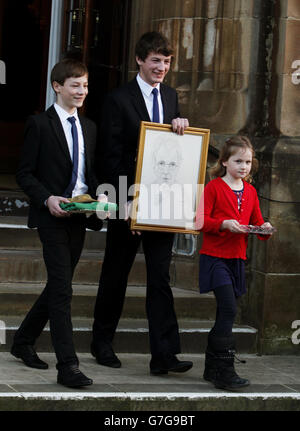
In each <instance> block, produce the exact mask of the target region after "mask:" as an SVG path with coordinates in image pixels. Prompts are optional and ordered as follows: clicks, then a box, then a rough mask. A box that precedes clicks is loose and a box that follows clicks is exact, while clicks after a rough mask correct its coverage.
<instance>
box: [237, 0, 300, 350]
mask: <svg viewBox="0 0 300 431" xmlns="http://www.w3.org/2000/svg"><path fill="white" fill-rule="evenodd" d="M276 3H277V5H276V8H275V14H274V18H276V16H278V18H276V21H277V22H276V25H275V26H274V31H273V37H274V40H275V39H277V41H278V42H277V46H276V49H274V51H273V53H272V56H271V57H272V60H271V62H272V63H273V65H274V68H272V70H273V74H272V79H271V83H270V91H269V97H268V102H267V101H266V104H267V105H268V110H267V112H268V114H269V119H268V123H269V124H268V125H269V133H268V136H265V137H261V138H259V139H257V151H258V155H259V158H260V164H261V168H260V171H259V176H258V190H259V195H260V200H261V206H262V208H263V212H264V213H265V214H267V215H268V218H269V219H270V221H271V222H272V223H273V224H274V226H276V228H277V230H278V231H277V233H275V234H274V235H273V238H272V239H271V240H269V241H268V242H267V243H266V244H264V245H263V246H259V244H257V243H256V244H255V245H254V246H253V249H252V256H251V277H250V280H249V285H250V286H249V297H248V300H249V302H248V304H247V306H248V309H247V312H246V313H245V315H246V316H248V319H249V321H250V322H251V323H253V324H255V325H256V326H257V327H258V328H259V331H260V337H259V339H260V352H261V353H271V354H272V353H298V354H299V353H300V347H299V345H297V344H294V343H293V342H292V334H293V332H294V331H295V329H296V328H297V325H298V323H299V325H298V326H299V327H300V269H299V266H300V265H299V264H300V188H299V186H300V181H299V178H300V121H299V107H300V71H298V70H299V69H300V51H299V46H300V4H299V2H298V1H297V0H288V1H285V0H282V1H280V2H276ZM271 57H270V58H271ZM297 71H298V72H297ZM298 73H299V75H298ZM297 320H298V321H299V322H298V323H297V322H296V321H297ZM293 322H294V324H293ZM292 326H293V327H292ZM299 341H300V337H299Z"/></svg>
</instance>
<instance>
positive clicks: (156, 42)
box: [135, 31, 174, 61]
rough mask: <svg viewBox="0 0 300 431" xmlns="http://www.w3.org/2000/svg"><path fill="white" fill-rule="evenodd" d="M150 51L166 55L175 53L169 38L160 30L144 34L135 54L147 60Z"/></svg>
mask: <svg viewBox="0 0 300 431" xmlns="http://www.w3.org/2000/svg"><path fill="white" fill-rule="evenodd" d="M150 52H155V53H157V54H162V55H165V56H166V57H169V56H170V55H173V53H174V50H173V48H172V46H171V44H170V42H169V40H168V39H167V38H166V37H165V36H164V35H163V34H161V33H159V32H158V31H151V32H148V33H145V34H143V35H142V36H141V37H140V39H139V40H138V42H137V44H136V46H135V55H136V56H137V57H138V58H140V59H141V60H142V61H145V60H146V58H147V57H148V55H149V54H150Z"/></svg>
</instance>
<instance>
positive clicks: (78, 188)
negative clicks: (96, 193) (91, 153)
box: [54, 103, 88, 197]
mask: <svg viewBox="0 0 300 431" xmlns="http://www.w3.org/2000/svg"><path fill="white" fill-rule="evenodd" d="M54 108H55V110H56V112H57V115H58V116H59V119H60V121H61V124H62V126H63V129H64V132H65V136H66V140H67V143H68V147H69V152H70V156H71V160H72V159H73V138H72V132H71V129H72V125H71V123H70V122H69V121H68V118H69V117H75V118H76V123H75V124H76V127H77V132H78V175H77V181H76V184H75V187H74V189H73V192H72V197H74V196H78V195H83V194H85V193H86V192H87V191H88V186H87V185H86V183H85V151H84V140H83V134H82V128H81V124H80V121H79V118H78V112H77V109H76V111H75V112H74V114H72V115H70V114H69V112H67V111H65V110H64V109H63V108H61V107H60V106H59V105H58V104H57V103H55V104H54ZM70 180H71V178H70Z"/></svg>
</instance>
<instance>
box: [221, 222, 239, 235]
mask: <svg viewBox="0 0 300 431" xmlns="http://www.w3.org/2000/svg"><path fill="white" fill-rule="evenodd" d="M220 230H221V231H223V230H229V231H230V232H232V233H245V231H244V230H243V228H242V226H241V225H240V224H239V222H238V221H237V220H224V221H223V223H222V224H221V227H220Z"/></svg>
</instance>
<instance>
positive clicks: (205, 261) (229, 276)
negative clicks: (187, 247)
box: [199, 254, 246, 297]
mask: <svg viewBox="0 0 300 431" xmlns="http://www.w3.org/2000/svg"><path fill="white" fill-rule="evenodd" d="M229 284H230V285H232V287H233V290H234V293H235V296H236V297H238V296H241V295H243V294H244V293H246V282H245V261H244V260H243V259H225V258H221V257H214V256H208V255H207V254H200V262H199V289H200V293H207V292H210V291H212V290H214V289H215V288H216V287H218V286H224V285H229Z"/></svg>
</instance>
